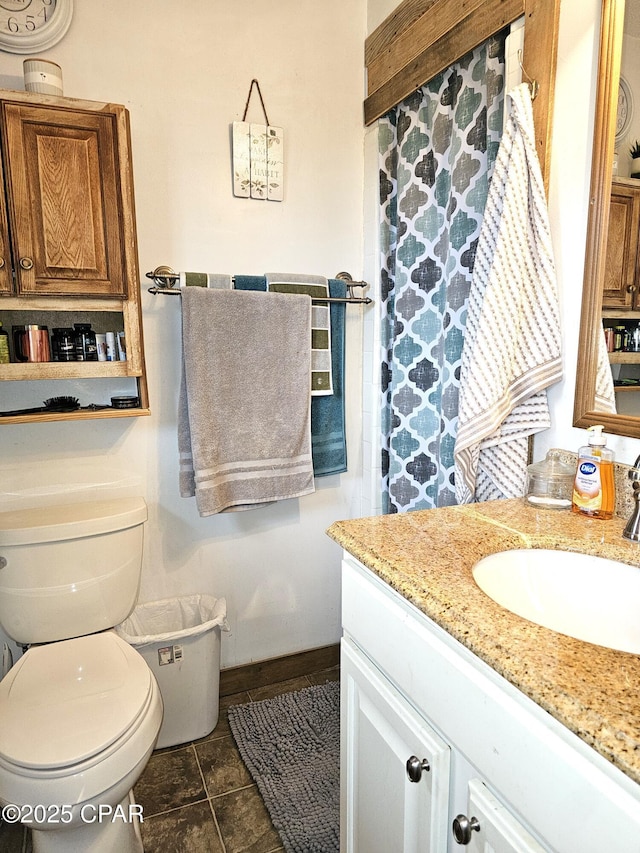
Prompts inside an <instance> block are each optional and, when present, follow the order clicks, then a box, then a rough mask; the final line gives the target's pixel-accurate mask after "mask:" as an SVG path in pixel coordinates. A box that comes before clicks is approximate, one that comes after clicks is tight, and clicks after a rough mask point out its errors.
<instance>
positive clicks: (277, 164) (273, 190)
mask: <svg viewBox="0 0 640 853" xmlns="http://www.w3.org/2000/svg"><path fill="white" fill-rule="evenodd" d="M254 84H255V86H256V87H257V89H258V94H259V95H260V103H261V104H262V111H263V113H264V118H265V122H266V123H265V124H255V123H253V122H248V121H245V118H246V116H247V110H248V108H249V100H250V99H251V92H252V91H253V86H254ZM232 145H233V194H234V196H236V197H237V198H256V199H263V200H265V199H266V200H267V201H282V199H283V197H284V130H283V129H282V128H281V127H274V126H273V125H270V124H269V118H268V116H267V111H266V109H265V106H264V101H263V100H262V93H261V92H260V85H259V83H258V81H257V80H255V79H254V80H252V81H251V86H250V88H249V96H248V98H247V103H246V105H245V108H244V115H243V116H242V121H234V122H233V133H232Z"/></svg>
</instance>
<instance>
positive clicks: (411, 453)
mask: <svg viewBox="0 0 640 853" xmlns="http://www.w3.org/2000/svg"><path fill="white" fill-rule="evenodd" d="M505 35H506V33H504V32H503V33H500V34H498V35H496V36H494V37H492V38H491V39H489V40H488V41H487V42H485V43H484V44H482V45H480V46H479V47H477V48H476V49H475V50H473V51H471V52H470V53H469V54H467V55H466V56H465V57H463V58H462V59H461V60H460V61H459V62H457V63H456V64H455V65H453V66H451V67H450V68H448V69H447V70H446V71H444V72H443V73H441V74H439V75H438V76H437V77H435V78H434V79H433V80H432V81H431V82H430V83H428V84H426V85H425V86H423V87H422V88H421V89H419V90H418V91H416V92H415V93H414V94H413V95H411V96H410V97H409V98H407V99H406V100H405V101H403V102H402V103H401V104H399V105H398V106H397V107H396V108H395V109H394V110H392V111H391V112H390V113H388V114H387V115H386V116H385V117H384V118H383V119H381V120H380V127H379V145H380V213H381V222H380V234H381V251H382V271H381V281H382V300H381V301H382V312H383V316H382V329H381V336H382V346H383V363H382V396H383V411H382V418H381V420H382V431H383V436H382V473H383V484H382V489H383V508H384V511H385V512H392V513H393V512H405V511H408V510H413V509H429V508H432V507H437V506H448V505H451V504H454V503H455V486H454V481H453V471H454V461H453V449H454V444H455V438H456V427H457V415H458V388H459V379H460V357H461V353H462V343H463V337H464V327H465V322H466V314H467V308H466V305H467V297H468V294H469V286H470V282H471V273H472V271H473V262H474V259H475V251H476V246H477V242H478V236H479V233H480V226H481V224H482V213H483V211H484V206H485V202H486V198H487V192H488V186H489V181H490V178H491V173H492V169H493V164H494V162H495V158H496V154H497V150H498V146H499V142H500V136H501V132H502V113H503V101H504V38H505Z"/></svg>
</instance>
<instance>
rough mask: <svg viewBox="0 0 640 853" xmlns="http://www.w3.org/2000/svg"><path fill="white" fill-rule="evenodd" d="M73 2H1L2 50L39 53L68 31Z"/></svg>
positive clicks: (13, 0)
mask: <svg viewBox="0 0 640 853" xmlns="http://www.w3.org/2000/svg"><path fill="white" fill-rule="evenodd" d="M72 15H73V0H0V50H6V51H9V52H10V53H39V52H40V51H43V50H47V49H48V48H50V47H52V45H54V44H56V42H58V41H60V39H61V38H62V37H63V36H64V34H65V33H66V32H67V30H68V29H69V25H70V24H71V16H72Z"/></svg>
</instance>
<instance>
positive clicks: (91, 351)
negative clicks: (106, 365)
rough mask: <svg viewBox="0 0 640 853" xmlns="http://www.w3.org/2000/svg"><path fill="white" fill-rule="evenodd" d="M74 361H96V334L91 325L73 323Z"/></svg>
mask: <svg viewBox="0 0 640 853" xmlns="http://www.w3.org/2000/svg"><path fill="white" fill-rule="evenodd" d="M73 327H74V329H75V330H76V331H75V347H76V361H97V360H98V348H97V346H96V333H95V332H94V331H93V329H92V328H91V323H74V324H73Z"/></svg>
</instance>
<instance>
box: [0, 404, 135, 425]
mask: <svg viewBox="0 0 640 853" xmlns="http://www.w3.org/2000/svg"><path fill="white" fill-rule="evenodd" d="M150 414H151V411H150V410H149V409H147V408H139V409H112V408H108V409H96V410H95V411H89V412H87V411H77V410H76V411H75V412H38V413H36V414H32V415H12V416H11V417H0V424H31V423H48V422H49V421H87V420H94V419H95V418H134V417H136V418H137V417H140V416H144V415H150Z"/></svg>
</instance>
